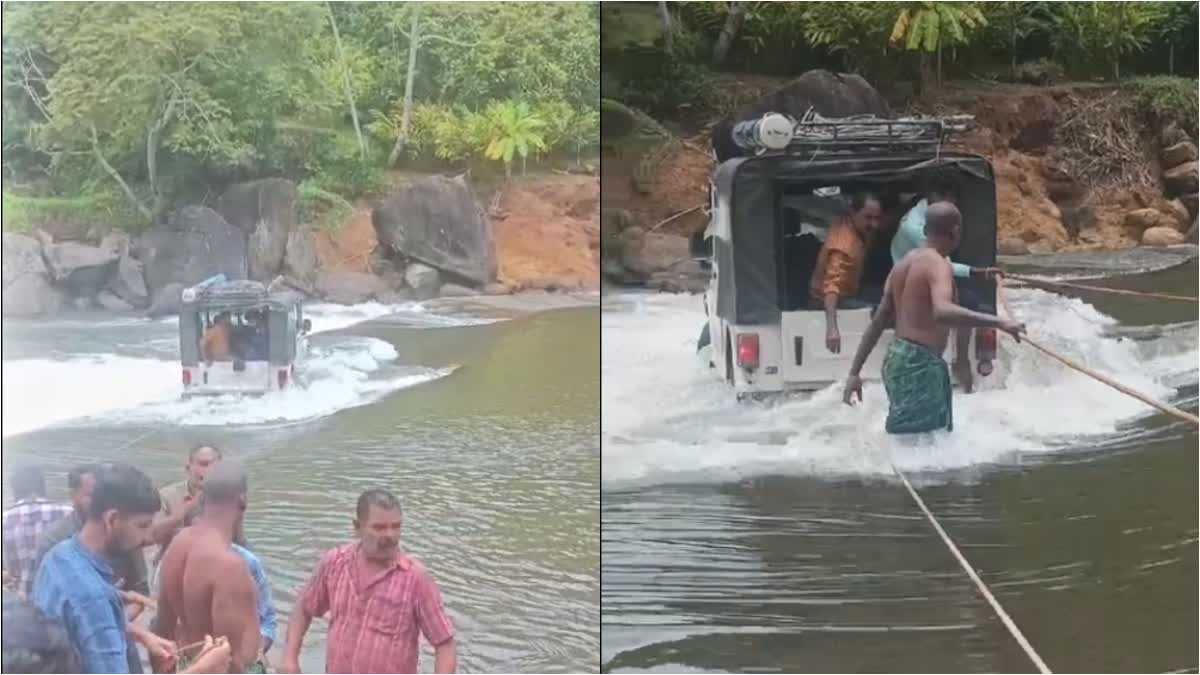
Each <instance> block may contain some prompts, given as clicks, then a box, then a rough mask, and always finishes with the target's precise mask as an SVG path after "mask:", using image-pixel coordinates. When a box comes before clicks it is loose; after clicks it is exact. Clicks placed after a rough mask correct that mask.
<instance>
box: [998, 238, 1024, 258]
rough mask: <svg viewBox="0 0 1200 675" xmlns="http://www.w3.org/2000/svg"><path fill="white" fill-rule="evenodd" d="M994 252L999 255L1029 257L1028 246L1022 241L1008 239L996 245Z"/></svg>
mask: <svg viewBox="0 0 1200 675" xmlns="http://www.w3.org/2000/svg"><path fill="white" fill-rule="evenodd" d="M996 252H997V253H999V254H1000V255H1029V244H1028V243H1026V242H1025V241H1024V240H1022V239H1016V238H1013V237H1008V238H1004V239H1001V240H1000V242H999V243H998V244H996Z"/></svg>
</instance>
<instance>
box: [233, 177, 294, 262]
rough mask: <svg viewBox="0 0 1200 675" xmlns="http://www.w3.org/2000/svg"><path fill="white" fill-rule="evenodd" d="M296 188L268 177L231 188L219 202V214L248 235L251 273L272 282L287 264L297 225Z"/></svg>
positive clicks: (291, 184)
mask: <svg viewBox="0 0 1200 675" xmlns="http://www.w3.org/2000/svg"><path fill="white" fill-rule="evenodd" d="M296 197H297V192H296V185H295V183H292V182H291V181H290V180H286V179H283V178H267V179H265V180H256V181H252V182H249V183H241V184H238V185H234V186H233V187H231V188H229V189H228V190H227V191H226V192H225V194H223V195H221V198H220V199H219V200H218V202H217V212H218V213H220V214H221V217H223V218H224V219H225V221H226V222H228V223H229V224H230V225H233V226H235V227H237V228H239V229H241V230H242V231H244V232H245V233H246V234H247V235H248V244H247V256H248V258H247V264H248V269H247V272H248V273H249V275H250V278H251V279H256V280H258V281H268V280H270V279H273V278H275V275H277V274H279V271H280V269H281V268H282V266H283V264H284V255H285V253H286V250H287V243H288V234H289V233H290V232H291V231H292V230H293V229H294V228H295V226H296Z"/></svg>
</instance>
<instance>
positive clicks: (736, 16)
mask: <svg viewBox="0 0 1200 675" xmlns="http://www.w3.org/2000/svg"><path fill="white" fill-rule="evenodd" d="M747 9H749V8H748V7H747V6H746V3H745V2H731V3H729V15H728V16H726V17H725V25H724V26H723V27H722V28H721V34H720V35H718V36H717V44H716V45H715V46H713V62H714V63H721V62H723V61H724V60H725V57H727V56H729V50H730V49H731V48H732V47H733V41H734V39H735V38H737V34H738V31H739V30H741V28H742V21H743V20H744V19H745V18H746V10H747Z"/></svg>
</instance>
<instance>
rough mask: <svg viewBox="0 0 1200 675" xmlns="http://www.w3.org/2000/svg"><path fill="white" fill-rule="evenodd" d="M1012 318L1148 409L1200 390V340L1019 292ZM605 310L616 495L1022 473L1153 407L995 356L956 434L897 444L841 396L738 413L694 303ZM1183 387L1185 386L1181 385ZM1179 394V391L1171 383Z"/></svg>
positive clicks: (609, 442)
mask: <svg viewBox="0 0 1200 675" xmlns="http://www.w3.org/2000/svg"><path fill="white" fill-rule="evenodd" d="M1007 297H1008V300H1009V304H1010V307H1011V310H1012V311H1013V312H1014V313H1015V314H1016V315H1017V316H1018V317H1022V318H1027V320H1028V321H1029V330H1030V335H1031V336H1032V337H1034V338H1035V339H1037V340H1038V341H1039V342H1040V343H1042V344H1045V345H1046V346H1048V347H1050V348H1051V349H1053V350H1055V351H1056V352H1059V353H1062V354H1064V355H1069V356H1071V357H1073V358H1075V359H1076V360H1078V361H1080V362H1082V363H1083V364H1085V365H1087V366H1088V367H1090V368H1093V369H1095V370H1097V371H1099V372H1102V373H1105V374H1107V375H1109V376H1111V377H1113V378H1115V379H1116V380H1118V381H1120V382H1122V383H1123V384H1126V385H1127V386H1130V387H1132V388H1134V389H1137V390H1139V391H1141V392H1143V393H1145V394H1147V395H1149V396H1152V397H1155V398H1158V399H1159V400H1164V399H1167V398H1169V397H1170V396H1171V395H1173V394H1174V388H1173V386H1172V385H1175V386H1177V385H1178V384H1179V383H1178V382H1176V381H1175V380H1178V379H1179V376H1180V372H1181V371H1183V372H1185V373H1186V372H1188V371H1190V372H1191V375H1190V380H1189V381H1190V383H1192V384H1194V383H1195V382H1196V375H1195V365H1196V358H1197V355H1196V330H1195V324H1192V325H1191V327H1190V330H1187V329H1184V330H1173V331H1170V332H1169V333H1168V334H1166V335H1164V336H1162V337H1159V338H1158V339H1156V340H1152V341H1148V342H1141V343H1139V342H1135V341H1134V340H1131V339H1129V338H1122V337H1115V336H1111V335H1109V332H1110V331H1111V330H1112V329H1113V328H1114V327H1115V326H1116V322H1115V321H1114V320H1113V319H1111V318H1110V317H1107V316H1104V315H1103V314H1100V313H1099V312H1097V311H1096V310H1095V309H1094V308H1093V307H1091V306H1090V305H1087V304H1086V303H1083V302H1082V301H1080V300H1078V299H1069V298H1064V297H1062V296H1057V295H1054V294H1052V293H1048V292H1045V291H1040V290H1036V289H1028V290H1024V289H1023V290H1010V291H1008V294H1007ZM615 300H616V303H618V304H619V305H621V306H619V307H615V308H614V306H613V305H614V301H613V300H611V299H610V300H609V301H608V302H606V310H608V311H605V312H604V313H603V318H602V329H603V331H604V340H603V341H602V347H601V350H602V352H601V353H602V359H601V362H602V366H601V373H602V378H603V379H602V383H603V386H602V394H601V396H602V398H601V401H602V405H603V410H604V415H603V417H602V420H601V428H602V431H601V437H602V462H601V467H602V468H601V475H602V480H603V481H604V482H605V484H607V485H614V484H618V485H624V484H626V483H637V484H640V483H662V482H679V481H683V482H694V481H727V480H736V479H739V478H742V477H746V476H752V475H762V474H768V473H770V474H789V475H824V476H830V477H835V476H845V475H868V476H871V475H878V476H883V475H890V474H891V473H892V469H891V466H892V462H894V463H895V465H896V466H897V467H899V468H901V469H903V470H905V471H931V472H942V471H960V470H963V469H969V468H971V467H974V466H977V465H983V464H991V463H998V462H1006V461H1014V460H1019V453H1043V452H1053V451H1055V450H1057V449H1061V448H1063V447H1065V446H1067V445H1069V444H1071V442H1072V441H1078V440H1079V439H1082V438H1084V437H1092V436H1095V435H1097V434H1112V433H1114V432H1116V431H1117V426H1118V425H1119V424H1120V423H1121V422H1123V421H1126V420H1129V419H1130V418H1134V417H1137V416H1140V415H1143V414H1146V413H1147V412H1153V411H1150V410H1149V409H1148V408H1147V406H1146V405H1145V404H1143V403H1141V402H1139V401H1136V400H1134V399H1132V398H1130V397H1128V396H1126V395H1124V394H1121V393H1120V392H1117V391H1115V390H1113V389H1111V388H1109V387H1107V386H1105V385H1104V384H1101V383H1099V382H1097V381H1096V380H1094V379H1091V378H1089V377H1086V376H1085V375H1082V374H1080V373H1077V372H1075V371H1072V370H1069V369H1067V368H1066V367H1064V366H1062V365H1061V364H1058V363H1057V362H1056V361H1053V360H1051V359H1049V358H1048V357H1046V356H1044V355H1042V354H1040V353H1038V352H1036V351H1035V350H1033V349H1031V348H1028V347H1025V346H1021V345H1016V344H1014V343H1013V342H1012V341H1011V340H1008V339H1007V338H1005V339H1002V340H1001V343H1000V355H999V358H998V360H997V364H998V367H997V370H996V372H995V373H993V375H992V376H991V377H989V378H987V379H981V378H978V377H977V378H976V384H977V386H978V385H980V384H982V386H980V387H979V390H978V391H977V392H976V393H974V394H971V395H960V394H957V393H956V395H955V398H954V422H955V431H954V432H953V433H952V434H945V433H942V434H931V435H922V436H921V437H917V438H898V437H894V436H890V435H889V434H887V433H886V432H885V431H884V428H883V426H884V417H885V415H886V414H887V397H886V395H885V393H884V391H883V387H882V385H880V384H874V385H872V384H870V383H868V384H867V386H866V387H865V390H864V398H865V401H864V403H863V404H860V405H857V406H855V407H853V408H851V407H848V406H846V405H844V404H842V402H841V388H840V385H839V386H835V387H831V388H827V389H825V390H823V391H820V392H817V393H816V394H814V395H812V396H811V397H809V398H792V399H788V400H785V401H784V402H782V403H779V404H777V405H770V406H764V405H757V404H750V403H745V404H738V403H736V402H735V401H734V398H733V394H732V392H731V391H729V390H728V388H727V386H726V385H725V384H724V383H722V382H721V381H719V379H718V378H717V376H716V375H715V374H714V372H713V371H711V370H709V369H708V367H707V361H708V356H707V352H704V353H701V354H699V355H698V354H697V353H696V349H695V345H696V338H697V337H698V336H699V333H700V329H701V327H702V326H703V324H704V321H705V316H704V310H703V307H702V305H701V300H700V298H699V297H689V296H669V295H640V294H639V295H628V296H620V297H618V298H616V299H615ZM1185 377H1186V376H1185ZM1168 382H1170V384H1168Z"/></svg>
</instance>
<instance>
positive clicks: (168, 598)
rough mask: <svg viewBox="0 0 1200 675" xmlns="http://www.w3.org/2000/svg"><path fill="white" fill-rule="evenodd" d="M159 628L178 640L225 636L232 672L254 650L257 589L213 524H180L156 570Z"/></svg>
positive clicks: (241, 667) (255, 653) (241, 668)
mask: <svg viewBox="0 0 1200 675" xmlns="http://www.w3.org/2000/svg"><path fill="white" fill-rule="evenodd" d="M159 578H160V582H159V600H158V607H159V617H160V625H159V630H160V631H162V632H164V633H165V634H166V635H165V636H166V637H172V636H173V637H174V639H175V641H176V643H178V644H181V645H187V644H192V643H195V642H199V641H202V640H204V637H205V636H206V635H212V636H213V637H214V638H215V637H226V638H228V639H229V644H230V647H231V655H232V662H233V663H232V667H233V668H234V672H244V670H245V668H246V667H247V666H248V665H250V664H252V663H254V661H255V659H256V658H257V656H258V653H259V626H258V611H257V592H256V591H255V588H254V580H253V578H252V577H251V576H250V570H249V568H248V567H247V566H246V563H245V561H244V560H242V558H241V557H240V556H238V554H237V553H236V552H234V551H233V550H232V549H231V548H230V541H229V538H228V537H227V536H225V535H224V534H222V533H221V532H220V531H219V530H217V529H215V528H212V527H207V526H202V525H193V526H191V527H187V528H184V529H183V530H182V531H181V532H180V533H179V534H178V535H177V536H176V537H175V539H174V540H172V542H171V545H170V547H169V548H168V549H167V552H166V554H165V555H164V556H163V559H162V567H161V568H160V571H159Z"/></svg>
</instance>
